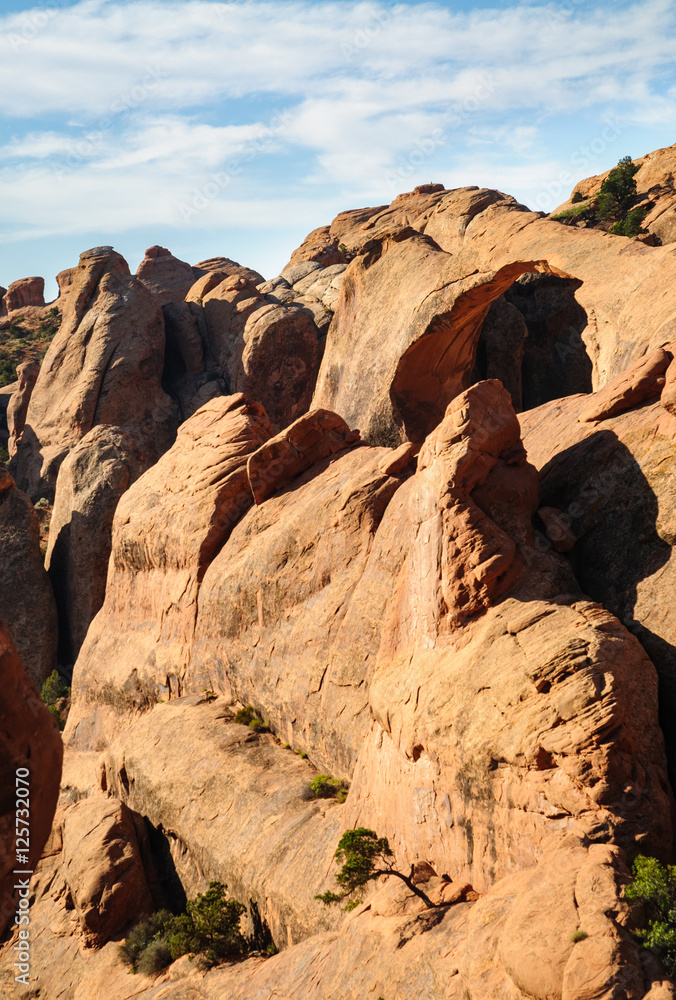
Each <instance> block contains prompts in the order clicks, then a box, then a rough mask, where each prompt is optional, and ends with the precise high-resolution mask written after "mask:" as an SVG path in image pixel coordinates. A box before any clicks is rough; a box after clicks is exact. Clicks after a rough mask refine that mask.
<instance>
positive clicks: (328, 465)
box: [190, 443, 405, 775]
mask: <svg viewBox="0 0 676 1000" xmlns="http://www.w3.org/2000/svg"><path fill="white" fill-rule="evenodd" d="M271 444H272V443H271ZM320 454H321V452H320ZM390 455H391V452H389V451H388V450H386V449H383V448H363V447H359V448H356V449H354V450H351V451H348V452H342V453H340V454H337V455H334V456H331V457H328V458H324V459H323V460H321V461H319V462H318V464H316V465H312V466H311V467H310V468H308V469H307V471H306V472H304V473H302V474H301V475H299V476H297V477H296V478H295V479H290V480H287V481H286V482H284V483H283V488H282V489H280V490H279V491H278V492H277V493H276V494H275V495H274V496H272V497H270V498H269V499H267V500H266V501H265V502H264V503H262V504H261V505H260V506H257V507H255V508H253V509H252V510H250V511H249V512H248V513H247V515H246V516H245V517H244V518H243V519H242V520H241V521H240V523H239V524H238V525H237V526H236V527H235V528H234V530H233V532H232V534H231V535H230V538H229V539H228V541H227V543H226V544H225V545H224V546H223V548H222V549H221V551H220V552H219V553H218V555H217V557H216V558H215V559H214V561H213V562H212V563H211V565H210V566H209V569H208V570H207V572H206V574H205V576H204V581H203V583H202V587H201V590H200V598H199V609H198V617H197V626H196V630H195V645H194V650H193V654H192V659H191V665H190V671H191V673H192V674H193V676H194V681H193V683H196V684H197V685H198V688H200V687H203V686H206V687H207V688H213V689H214V690H217V691H219V690H220V691H224V692H226V691H229V690H232V692H233V693H234V694H235V696H236V697H237V698H238V699H239V700H240V701H241V702H243V703H244V704H247V703H251V704H252V705H254V706H255V707H256V708H257V709H258V710H259V712H261V713H262V714H263V715H264V716H265V717H267V718H269V719H270V721H271V724H272V726H273V729H274V731H275V732H276V733H278V734H279V736H280V737H281V738H282V739H284V740H285V741H287V742H288V743H290V744H291V745H292V746H293V747H295V748H298V749H300V750H303V751H306V752H308V753H309V754H310V757H311V759H312V761H313V762H315V763H316V764H317V765H318V766H320V767H322V768H325V769H326V770H328V771H330V772H332V773H334V774H341V775H348V774H349V773H350V771H351V770H352V768H353V767H354V761H355V758H356V755H357V752H358V749H359V747H360V746H361V743H362V741H363V739H364V736H365V735H366V733H367V731H368V726H369V716H368V696H367V691H366V688H365V683H364V681H365V675H368V665H366V664H365V663H364V647H368V646H369V644H370V643H372V642H373V641H374V639H376V641H377V638H376V637H374V629H375V630H377V628H378V626H377V619H376V620H375V621H374V623H373V625H372V627H371V628H370V629H369V628H368V627H367V630H366V634H364V633H363V632H362V631H361V629H360V630H359V631H358V632H356V631H354V630H353V627H352V626H351V625H350V624H349V623H350V621H351V618H352V615H358V616H359V615H360V614H361V605H360V603H359V602H360V598H359V594H360V592H361V590H360V587H359V584H360V580H361V577H362V574H363V573H364V569H365V566H366V563H367V559H368V556H369V552H370V550H371V547H372V545H373V541H374V537H375V536H376V532H377V530H378V525H379V524H380V521H381V518H382V516H383V513H384V511H385V508H386V507H387V504H388V502H389V501H390V500H391V498H392V496H393V494H394V493H395V491H396V490H397V489H398V488H399V487H400V486H401V484H402V482H403V481H404V478H405V476H401V477H399V476H397V475H390V474H389V473H388V472H387V471H383V469H382V468H381V466H382V465H383V464H384V463H385V462H386V461H387V460H388V459H389V456H390ZM255 460H256V456H254V458H253V459H252V462H253V461H255ZM273 468H274V462H273ZM280 485H282V484H280ZM355 602H357V603H356V604H355ZM366 602H367V606H368V607H370V606H371V599H370V598H369V597H368V596H367V597H366ZM353 605H354V607H353ZM376 648H377V646H376ZM299 650H302V655H299ZM350 665H352V670H350ZM200 681H201V683H200ZM336 685H338V688H339V690H338V691H335V690H334V688H335V686H336ZM327 701H328V702H329V705H330V707H325V703H326V702H327ZM339 704H340V708H338V705H339Z"/></svg>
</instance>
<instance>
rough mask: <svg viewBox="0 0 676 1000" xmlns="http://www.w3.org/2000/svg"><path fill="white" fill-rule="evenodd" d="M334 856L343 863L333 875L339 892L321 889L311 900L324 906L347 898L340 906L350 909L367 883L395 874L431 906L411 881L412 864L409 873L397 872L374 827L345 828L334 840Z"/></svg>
mask: <svg viewBox="0 0 676 1000" xmlns="http://www.w3.org/2000/svg"><path fill="white" fill-rule="evenodd" d="M334 856H335V859H336V861H338V862H341V861H342V863H343V866H342V868H341V869H340V871H339V872H338V874H337V875H336V882H337V883H338V885H339V886H340V889H341V892H339V893H336V892H324V893H322V895H320V896H315V899H319V900H321V902H322V903H325V904H326V905H327V906H328V905H330V904H331V903H342V902H343V900H347V904H346V905H345V906H344V907H343V909H344V910H348V911H349V910H353V909H354V908H355V906H359V904H360V903H361V901H362V893H361V890H362V889H363V888H364V887H365V886H366V885H367V883H368V882H370V881H371V880H372V879H376V878H379V877H380V876H381V875H396V876H397V878H400V879H401V881H402V882H403V883H404V884H405V885H406V887H407V888H408V889H410V890H411V892H413V893H415V895H416V896H418V898H419V899H422V901H423V903H424V904H425V906H427V907H428V908H429V909H433V908H434V903H433V902H432V901H431V900H430V899H429V897H428V896H427V895H426V894H425V893H424V892H423V891H422V889H419V888H418V886H417V885H414V884H413V881H412V875H413V867H412V866H411V874H410V875H404V873H403V872H400V871H397V869H396V868H395V867H394V862H393V858H394V853H393V852H392V849H391V848H390V844H389V841H388V839H387V837H379V836H378V835H377V834H376V833H375V831H374V830H367V829H366V828H365V827H363V826H360V827H357V829H356V830H346V831H345V833H344V834H343V836H342V837H341V838H340V841H339V842H338V850H337V851H336V853H335V855H334ZM350 897H352V898H350Z"/></svg>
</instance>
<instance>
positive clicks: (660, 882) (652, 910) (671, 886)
mask: <svg viewBox="0 0 676 1000" xmlns="http://www.w3.org/2000/svg"><path fill="white" fill-rule="evenodd" d="M632 872H633V875H634V880H633V882H632V883H631V884H630V885H628V886H627V889H626V896H627V899H635V900H637V901H640V902H641V903H642V904H643V917H644V921H643V922H644V926H643V927H641V928H639V929H638V930H637V931H634V934H635V936H636V937H637V938H638V939H639V941H640V942H641V944H642V945H643V947H644V948H648V949H649V950H650V951H654V952H656V953H657V954H658V955H659V957H660V958H661V960H662V963H663V965H664V967H665V969H666V970H667V972H668V973H669V975H674V973H676V865H663V864H661V863H660V862H659V861H658V860H657V858H648V857H646V856H645V855H643V854H639V856H638V857H637V858H636V860H635V861H634V864H633V865H632Z"/></svg>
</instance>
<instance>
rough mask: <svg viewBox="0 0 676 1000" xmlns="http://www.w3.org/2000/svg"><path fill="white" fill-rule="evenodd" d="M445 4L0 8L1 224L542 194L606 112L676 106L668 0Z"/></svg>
mask: <svg viewBox="0 0 676 1000" xmlns="http://www.w3.org/2000/svg"><path fill="white" fill-rule="evenodd" d="M449 7H450V5H449V4H443V3H423V4H407V3H400V4H396V5H392V3H389V2H388V3H387V5H386V4H384V3H375V2H374V3H371V2H365V3H353V2H342V0H341V2H335V0H332V2H331V0H330V2H326V0H316V2H305V0H288V2H287V0H267V2H266V0H248V2H244V3H226V4H221V3H211V2H206V0H166V2H165V0H161V2H160V0H130V2H119V0H86V2H80V3H76V4H74V5H72V6H64V7H59V6H58V4H57V3H56V2H55V3H52V4H50V3H49V2H48V0H47V2H46V3H45V4H44V6H43V7H41V8H37V7H36V8H35V9H34V10H32V11H25V12H23V13H21V14H16V15H10V16H5V17H0V115H4V118H5V122H6V127H7V132H8V138H7V139H6V140H3V143H2V146H1V147H0V203H2V205H3V215H2V223H1V225H2V229H3V232H4V235H5V238H13V239H28V238H31V237H32V236H37V235H40V237H41V238H50V237H55V236H56V235H58V234H63V233H72V234H77V233H79V232H82V233H86V232H92V231H94V230H95V231H96V232H100V231H101V230H107V231H110V232H111V233H112V232H123V231H125V230H127V229H135V230H138V229H139V228H140V227H147V228H148V230H149V231H152V230H153V228H157V227H160V226H162V227H166V226H168V227H172V226H173V227H175V229H176V231H177V232H179V231H183V230H185V229H186V228H190V229H192V230H195V229H199V228H204V229H205V231H206V230H207V229H209V227H214V226H224V227H228V226H240V227H242V228H250V229H251V228H258V227H262V226H263V225H268V226H270V225H272V226H284V225H287V226H289V227H291V226H292V225H297V223H298V219H299V218H300V217H302V218H305V217H306V215H308V214H309V210H308V206H309V207H310V208H311V209H312V210H313V211H314V210H316V211H317V212H320V211H321V212H328V211H329V208H330V207H332V206H333V205H334V203H337V207H338V208H344V207H347V205H356V204H359V201H360V200H361V199H363V200H364V201H371V202H373V201H377V202H380V201H383V200H386V199H388V198H390V197H392V196H393V195H394V194H396V193H398V191H401V190H406V189H410V188H411V187H412V186H413V185H414V184H416V183H420V182H421V181H426V180H430V179H431V174H432V173H433V174H434V179H435V180H441V181H444V182H445V183H446V184H451V185H454V186H458V185H464V184H468V183H475V184H485V185H488V186H498V187H501V188H502V190H505V191H509V192H513V193H515V194H517V195H518V196H519V197H521V198H523V199H526V200H527V199H528V197H531V198H533V199H534V198H535V197H536V196H538V194H539V193H540V192H541V191H542V190H543V189H544V187H545V186H547V185H549V186H550V187H551V186H552V184H554V183H559V181H558V180H556V181H552V178H558V176H559V175H560V173H561V172H562V171H565V170H571V171H573V172H574V171H575V169H577V170H578V176H581V174H580V173H579V167H577V168H576V167H573V166H571V162H572V160H573V157H575V156H576V154H577V151H578V150H579V148H580V146H581V144H582V143H583V142H584V141H585V134H588V136H589V137H590V138H593V137H594V136H595V135H596V134H597V132H598V131H599V130H601V129H602V127H603V121H604V120H605V118H607V117H608V116H609V115H615V116H616V117H620V118H622V120H623V126H622V128H623V129H624V130H626V129H629V128H630V127H632V126H637V125H639V124H640V125H641V126H646V125H650V126H652V127H653V128H654V129H655V130H657V129H659V128H660V126H663V125H664V123H665V122H672V121H673V116H674V112H675V111H676V107H675V105H676V88H675V87H674V81H673V52H674V43H675V39H676V10H675V5H674V2H673V0H646V2H642V3H640V4H638V3H627V2H620V3H614V4H613V3H610V0H606V2H602V3H600V4H599V3H597V4H595V5H594V4H589V3H585V4H582V3H579V4H575V5H571V3H570V0H563V2H561V3H560V4H557V2H556V0H549V2H547V3H544V2H542V3H540V2H533V3H528V4H526V3H520V2H519V0H515V2H514V4H513V6H511V7H504V6H501V7H500V8H499V9H494V10H486V9H475V10H473V11H470V12H462V11H460V10H458V9H457V8H453V9H449ZM618 109H619V110H618ZM572 113H574V114H575V116H576V117H575V120H573V117H572ZM585 116H586V117H585ZM559 121H560V122H562V123H564V124H562V125H561V127H560V128H557V123H558V122H559ZM599 123H600V124H599ZM621 134H622V135H624V132H622V133H621ZM553 138H554V140H555V142H556V146H557V148H556V151H552V150H551V149H550V148H549V144H550V142H552V139H553ZM586 141H589V139H587V140H586ZM622 141H624V140H622ZM626 151H628V150H626V149H624V148H622V149H619V148H618V149H617V150H616V148H615V146H612V147H611V146H609V147H608V148H607V150H604V151H603V155H605V156H606V157H610V160H614V159H615V158H616V156H615V154H616V153H617V154H618V155H620V154H622V153H624V152H626ZM644 151H646V150H644V149H635V150H631V152H633V153H634V154H635V155H636V154H638V153H640V152H644ZM581 161H582V162H584V163H585V164H586V166H585V168H584V169H583V173H584V172H586V173H592V172H594V171H595V170H597V169H601V168H602V167H603V166H604V165H607V164H604V162H599V163H598V164H597V163H596V162H595V161H593V160H592V158H590V157H587V158H585V157H584V156H582V157H580V156H578V158H577V163H578V164H579V162H581ZM587 166H588V169H587ZM395 189H396V190H395ZM303 191H305V192H306V195H305V197H304V196H303V194H302V192H303ZM340 199H345V200H344V201H343V203H342V204H341V203H340ZM197 205H200V206H201V207H200V208H199V209H197V208H196V206H197ZM328 218H329V217H327V216H325V215H320V216H315V217H314V218H310V220H309V221H310V226H309V228H312V227H314V225H319V224H321V223H322V222H325V221H328ZM151 242H152V240H151ZM2 277H3V283H6V280H5V277H4V275H3V276H2Z"/></svg>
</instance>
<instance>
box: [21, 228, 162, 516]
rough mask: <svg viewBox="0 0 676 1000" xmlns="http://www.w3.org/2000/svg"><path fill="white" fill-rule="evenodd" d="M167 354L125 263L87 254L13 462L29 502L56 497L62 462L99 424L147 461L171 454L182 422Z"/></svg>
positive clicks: (149, 306)
mask: <svg viewBox="0 0 676 1000" xmlns="http://www.w3.org/2000/svg"><path fill="white" fill-rule="evenodd" d="M122 304H124V309H122V308H121V306H122ZM163 354H164V324H163V321H162V313H161V311H160V307H159V305H158V303H157V302H156V300H155V299H154V297H153V296H152V295H151V294H150V292H148V291H147V289H146V288H145V287H144V286H143V285H142V284H141V282H140V281H139V280H138V279H137V278H133V277H132V276H131V275H130V274H129V268H128V267H127V264H126V262H125V261H124V259H123V258H122V257H120V255H119V254H116V253H115V252H114V251H113V250H111V249H110V248H108V247H103V248H100V247H97V248H95V249H94V250H90V251H87V252H86V253H84V254H82V255H81V258H80V265H79V268H78V272H77V275H76V277H75V279H74V281H73V285H72V287H71V290H70V292H69V295H68V299H67V302H66V306H65V309H64V316H63V322H62V324H61V327H60V329H59V332H58V333H57V335H56V336H55V338H54V340H53V341H52V343H51V345H50V347H49V350H48V351H47V354H46V355H45V359H44V361H43V363H42V367H41V369H40V374H39V376H38V379H37V382H36V383H35V388H34V389H33V393H32V395H31V399H30V403H29V406H28V412H27V414H26V427H25V429H24V432H23V437H22V439H21V445H20V447H19V449H18V451H17V454H16V458H15V463H16V478H17V482H18V483H19V484H20V485H21V487H22V488H23V489H25V490H26V492H27V493H28V494H29V496H32V497H33V498H34V499H37V498H38V497H40V496H47V497H52V496H53V494H54V488H55V485H56V476H57V473H58V469H59V466H60V464H61V462H62V461H63V459H64V458H65V456H66V455H67V454H68V452H69V451H70V450H71V448H73V447H74V446H75V445H76V444H77V443H78V441H80V440H81V439H82V438H83V437H84V435H85V434H86V433H87V432H88V431H90V430H91V428H92V427H94V426H95V425H96V424H104V423H105V424H113V425H115V426H120V427H123V428H124V429H125V430H126V431H127V432H128V433H129V434H131V436H132V437H133V438H134V440H135V441H136V443H137V445H138V447H140V448H141V449H142V450H143V451H144V452H145V453H146V454H147V455H148V458H149V461H154V460H156V459H157V458H158V457H159V455H160V454H162V452H163V451H165V450H166V448H167V447H168V446H169V444H170V443H171V440H172V438H173V435H174V433H175V426H176V422H177V417H176V414H175V412H174V409H173V405H172V403H171V400H170V399H169V397H168V396H167V395H166V394H165V392H164V391H163V389H162V386H161V383H160V379H161V372H162V358H163Z"/></svg>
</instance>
